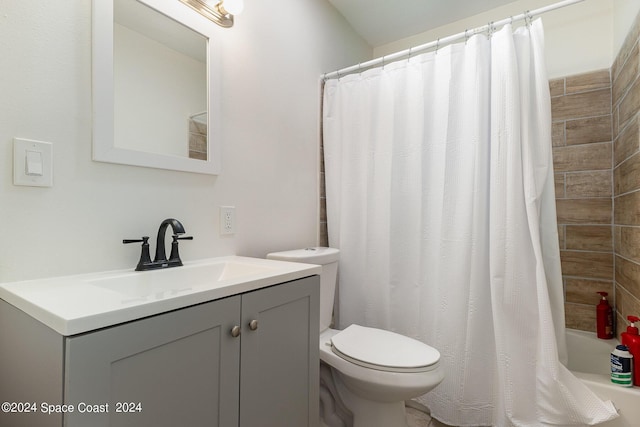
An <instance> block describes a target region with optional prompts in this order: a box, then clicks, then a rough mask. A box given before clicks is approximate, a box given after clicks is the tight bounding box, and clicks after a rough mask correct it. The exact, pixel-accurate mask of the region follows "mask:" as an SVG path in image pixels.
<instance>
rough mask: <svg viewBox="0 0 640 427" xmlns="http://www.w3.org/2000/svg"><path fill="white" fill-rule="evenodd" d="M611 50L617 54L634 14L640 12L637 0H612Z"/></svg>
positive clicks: (633, 20) (639, 3)
mask: <svg viewBox="0 0 640 427" xmlns="http://www.w3.org/2000/svg"><path fill="white" fill-rule="evenodd" d="M613 5H614V16H613V52H614V53H615V54H616V55H617V54H618V52H619V51H620V48H621V47H622V43H624V40H625V38H626V37H627V34H628V33H629V30H630V29H631V26H632V25H633V23H634V22H635V19H636V16H638V13H640V1H639V0H613Z"/></svg>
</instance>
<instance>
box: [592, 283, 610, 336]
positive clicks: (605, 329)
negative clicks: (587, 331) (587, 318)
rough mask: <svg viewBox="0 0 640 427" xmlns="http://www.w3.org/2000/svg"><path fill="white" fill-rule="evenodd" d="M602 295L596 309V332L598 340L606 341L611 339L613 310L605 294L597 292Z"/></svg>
mask: <svg viewBox="0 0 640 427" xmlns="http://www.w3.org/2000/svg"><path fill="white" fill-rule="evenodd" d="M598 293H599V294H600V295H602V299H601V300H600V304H598V306H597V307H596V331H597V333H598V338H601V339H603V340H608V339H611V338H613V310H612V309H611V306H610V305H609V302H608V301H607V295H609V294H608V293H606V292H598Z"/></svg>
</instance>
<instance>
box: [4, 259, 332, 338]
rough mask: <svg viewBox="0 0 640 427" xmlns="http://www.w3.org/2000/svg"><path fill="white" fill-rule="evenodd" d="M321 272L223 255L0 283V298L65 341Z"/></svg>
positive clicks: (303, 266)
mask: <svg viewBox="0 0 640 427" xmlns="http://www.w3.org/2000/svg"><path fill="white" fill-rule="evenodd" d="M321 271H322V267H320V266H319V265H313V264H302V263H293V262H284V261H274V260H267V259H260V258H247V257H240V256H227V257H219V258H210V259H205V260H199V261H193V262H185V263H184V266H182V267H173V268H167V269H162V270H151V271H133V270H118V271H108V272H103V273H92V274H82V275H75V276H65V277H55V278H49V279H39V280H30V281H23V282H12V283H0V299H3V300H4V301H6V302H8V303H9V304H11V305H13V306H14V307H16V308H18V309H20V310H22V311H23V312H25V313H27V314H29V315H30V316H32V317H34V318H35V319H37V320H39V321H40V322H42V323H44V324H45V325H47V326H48V327H50V328H52V329H53V330H55V331H57V332H59V333H60V334H62V335H65V336H69V335H76V334H80V333H83V332H88V331H92V330H95V329H99V328H104V327H107V326H112V325H116V324H118V323H123V322H128V321H131V320H136V319H140V318H143V317H147V316H153V315H155V314H159V313H163V312H167V311H171V310H176V309H179V308H183V307H188V306H190V305H194V304H199V303H203V302H207V301H212V300H216V299H220V298H224V297H228V296H232V295H237V294H241V293H244V292H249V291H253V290H256V289H260V288H264V287H267V286H271V285H276V284H278V283H283V282H288V281H291V280H296V279H300V278H303V277H307V276H312V275H316V274H318V275H319V274H320V272H321Z"/></svg>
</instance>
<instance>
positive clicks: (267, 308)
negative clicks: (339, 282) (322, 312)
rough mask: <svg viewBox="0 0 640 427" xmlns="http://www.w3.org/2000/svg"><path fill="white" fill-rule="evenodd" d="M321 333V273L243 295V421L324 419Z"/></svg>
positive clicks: (276, 425)
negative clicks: (321, 405) (320, 402)
mask: <svg viewBox="0 0 640 427" xmlns="http://www.w3.org/2000/svg"><path fill="white" fill-rule="evenodd" d="M254 320H256V321H257V324H255V325H256V326H257V329H255V330H252V329H251V327H250V326H249V325H250V323H251V322H252V321H254ZM318 335H319V278H318V276H314V277H308V278H305V279H301V280H296V281H293V282H288V283H284V284H281V285H277V286H273V287H270V288H266V289H261V290H258V291H254V292H250V293H247V294H244V295H243V297H242V355H241V367H240V426H241V427H302V426H317V425H318V420H319V414H318V406H319V400H318V399H319V398H318V393H319V379H318V372H319V365H320V362H319V359H318V353H319V351H318V340H319V337H318Z"/></svg>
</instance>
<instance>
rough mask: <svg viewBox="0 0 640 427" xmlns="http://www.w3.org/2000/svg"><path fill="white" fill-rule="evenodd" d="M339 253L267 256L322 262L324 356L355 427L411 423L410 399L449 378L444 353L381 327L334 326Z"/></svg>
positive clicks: (311, 251) (330, 250)
mask: <svg viewBox="0 0 640 427" xmlns="http://www.w3.org/2000/svg"><path fill="white" fill-rule="evenodd" d="M339 254H340V251H339V250H338V249H333V248H307V249H298V250H293V251H285V252H276V253H271V254H269V255H267V258H269V259H274V260H280V261H290V262H303V263H308V264H320V265H322V274H321V278H320V360H321V361H322V362H324V363H326V364H327V365H329V366H330V367H331V371H332V373H333V375H332V377H333V379H334V385H335V389H336V390H337V393H338V394H339V396H338V397H336V396H333V397H334V398H337V399H336V400H338V401H340V403H342V404H344V405H345V406H346V407H347V408H348V409H349V410H350V411H351V413H352V414H353V425H354V427H405V426H406V425H407V421H406V414H405V408H404V401H405V400H408V399H411V398H414V397H417V396H420V395H422V394H424V393H427V392H428V391H430V390H431V389H433V388H434V387H435V386H437V385H438V384H439V383H440V382H441V381H442V380H443V378H444V372H443V369H442V367H441V366H440V363H439V360H440V353H439V352H438V351H437V350H436V349H434V348H432V347H429V346H428V345H426V344H424V343H422V342H420V341H417V340H414V339H412V338H409V337H405V336H403V335H400V334H396V333H393V332H389V331H384V330H381V329H375V328H367V327H363V326H359V325H351V326H349V327H347V328H346V329H344V330H342V331H339V330H335V329H330V328H329V326H330V324H331V316H332V311H333V298H334V294H335V289H336V279H337V272H338V258H339ZM343 286H349V284H348V283H347V284H343ZM332 387H333V386H332ZM321 395H322V390H321ZM324 422H325V423H326V424H330V425H331V422H328V421H327V420H326V419H325V421H324ZM340 423H341V422H340V421H339V422H338V424H340ZM343 425H344V424H343Z"/></svg>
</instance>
